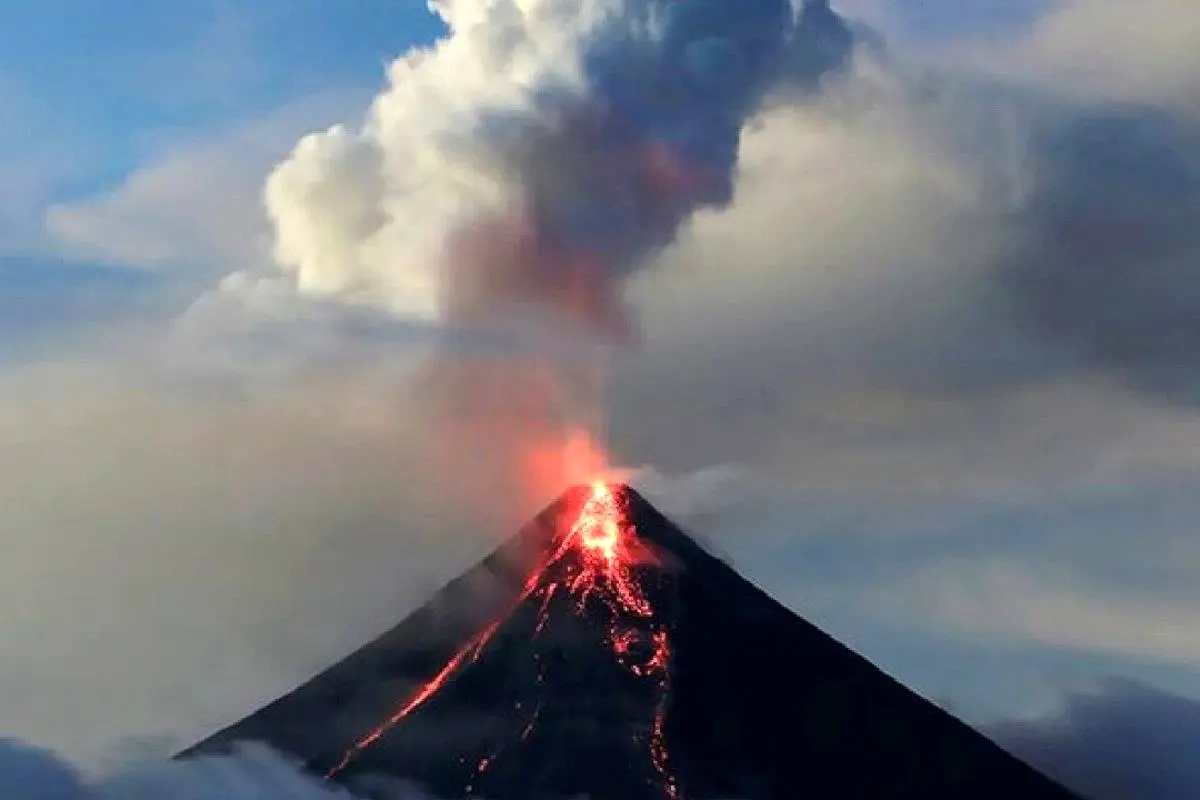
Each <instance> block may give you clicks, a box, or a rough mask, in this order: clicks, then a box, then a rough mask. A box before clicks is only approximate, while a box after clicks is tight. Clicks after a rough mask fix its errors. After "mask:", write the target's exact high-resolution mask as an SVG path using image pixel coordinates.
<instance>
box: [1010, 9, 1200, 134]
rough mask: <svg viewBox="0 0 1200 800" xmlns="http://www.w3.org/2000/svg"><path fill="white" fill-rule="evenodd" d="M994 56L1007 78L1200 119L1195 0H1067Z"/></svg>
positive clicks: (1199, 25)
mask: <svg viewBox="0 0 1200 800" xmlns="http://www.w3.org/2000/svg"><path fill="white" fill-rule="evenodd" d="M989 58H990V59H994V60H993V64H994V65H995V66H997V67H998V68H1000V69H1001V70H1002V71H1004V72H1007V73H1009V74H1014V75H1020V76H1022V77H1025V78H1031V79H1033V80H1036V81H1037V82H1040V83H1044V84H1047V85H1050V86H1057V87H1060V88H1065V89H1068V90H1070V91H1074V92H1076V93H1079V94H1081V95H1082V96H1083V97H1085V98H1086V99H1090V100H1100V101H1105V102H1112V101H1117V102H1131V103H1150V104H1156V105H1163V106H1167V107H1173V108H1183V109H1186V110H1188V111H1190V112H1192V113H1200V88H1197V87H1198V86H1200V14H1197V12H1196V4H1195V3H1194V2H1192V0H1147V1H1146V2H1140V3H1127V2H1123V1H1122V0H1065V1H1064V2H1060V3H1056V4H1052V5H1051V6H1050V8H1048V9H1047V11H1046V12H1045V13H1044V14H1043V15H1042V16H1040V17H1039V18H1038V19H1037V20H1036V21H1035V22H1033V24H1032V25H1031V26H1030V27H1029V28H1028V29H1027V30H1025V31H1023V32H1021V33H1020V34H1019V35H1017V36H1016V37H1014V38H1012V39H1010V40H1008V41H1006V42H1004V43H1003V44H1001V45H1000V46H999V48H997V49H994V50H991V51H990V53H989Z"/></svg>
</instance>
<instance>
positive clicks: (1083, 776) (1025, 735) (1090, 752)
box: [990, 680, 1200, 800]
mask: <svg viewBox="0 0 1200 800" xmlns="http://www.w3.org/2000/svg"><path fill="white" fill-rule="evenodd" d="M990 733H991V734H992V735H993V736H994V737H995V738H996V740H997V741H999V742H1000V743H1001V744H1003V745H1004V746H1005V747H1008V748H1010V749H1011V750H1012V751H1013V752H1015V753H1016V754H1017V755H1019V756H1021V757H1023V758H1025V759H1026V760H1028V761H1029V762H1030V763H1031V764H1033V765H1034V766H1036V767H1038V768H1040V769H1042V770H1045V771H1046V772H1047V774H1049V775H1052V776H1054V777H1056V778H1057V779H1059V780H1060V781H1062V782H1063V783H1064V784H1066V785H1068V786H1071V787H1073V788H1074V789H1076V790H1077V791H1079V792H1081V793H1082V794H1083V795H1084V796H1085V797H1088V798H1093V800H1135V798H1136V800H1189V798H1192V797H1195V796H1196V792H1197V791H1200V765H1198V764H1197V762H1196V758H1195V745H1196V742H1197V741H1200V701H1197V700H1195V699H1193V698H1187V697H1180V696H1178V695H1173V694H1169V693H1166V692H1162V691H1159V690H1156V689H1153V688H1151V687H1148V686H1144V685H1141V684H1138V683H1135V682H1131V681H1117V680H1114V681H1109V682H1107V683H1105V684H1104V685H1102V686H1100V687H1097V688H1095V689H1093V690H1091V691H1089V692H1081V693H1077V694H1075V695H1072V696H1070V697H1068V698H1067V700H1066V702H1065V703H1064V704H1063V706H1062V708H1061V709H1060V710H1058V711H1057V712H1055V713H1053V714H1051V715H1048V716H1046V717H1043V718H1038V719H1031V720H1023V721H1014V722H1008V723H1005V724H1001V725H997V726H994V727H993V728H992V729H991V731H990Z"/></svg>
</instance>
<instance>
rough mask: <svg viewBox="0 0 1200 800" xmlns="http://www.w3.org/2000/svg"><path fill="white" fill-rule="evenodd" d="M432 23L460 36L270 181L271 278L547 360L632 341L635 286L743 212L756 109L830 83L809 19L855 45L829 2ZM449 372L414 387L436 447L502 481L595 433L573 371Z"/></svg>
mask: <svg viewBox="0 0 1200 800" xmlns="http://www.w3.org/2000/svg"><path fill="white" fill-rule="evenodd" d="M431 8H432V9H433V10H434V11H435V12H436V13H437V14H438V15H440V16H441V17H442V19H443V20H444V21H445V22H446V25H447V26H448V29H449V34H448V35H447V36H446V37H445V38H444V39H442V40H441V41H439V42H437V43H436V44H435V45H434V46H432V47H430V48H428V49H424V50H418V51H415V52H412V53H410V54H408V55H406V56H404V57H403V58H400V59H398V60H397V61H396V62H395V63H394V64H393V65H392V66H391V69H390V72H389V83H388V86H387V88H386V89H385V91H384V92H383V93H382V94H381V95H380V96H379V97H377V98H376V100H375V102H374V104H373V106H372V107H371V109H370V111H369V113H368V115H367V118H366V120H365V123H364V124H363V125H362V127H361V129H358V130H352V129H350V128H347V127H342V126H339V127H335V128H333V129H331V130H329V131H326V132H324V133H319V134H314V135H312V136H309V137H307V138H305V139H304V140H303V141H301V142H300V143H299V145H298V146H297V147H296V148H295V150H294V152H293V153H292V154H291V156H290V158H289V159H288V160H287V161H285V162H284V163H282V164H281V165H279V167H278V168H277V169H276V170H275V171H274V173H273V174H272V175H271V176H270V178H269V180H268V183H267V187H266V193H265V194H266V203H267V209H268V213H269V216H270V218H271V220H272V221H273V224H274V227H275V234H276V241H275V255H276V259H277V261H278V262H279V264H280V265H281V266H282V267H283V268H285V269H286V270H289V271H291V272H292V273H293V274H294V276H295V278H296V281H297V284H298V286H299V288H300V289H301V290H302V291H305V292H310V293H314V294H317V295H320V296H324V297H334V298H338V299H343V300H346V301H348V302H351V303H365V304H370V305H374V306H382V307H384V308H387V309H389V310H391V311H393V312H395V313H397V314H401V315H406V316H416V317H422V318H426V319H430V320H435V321H440V322H442V323H445V324H446V325H448V326H452V327H455V328H467V329H479V328H484V329H488V330H496V329H497V328H498V327H500V326H503V327H504V328H505V329H506V330H508V331H509V332H511V331H512V329H513V326H514V324H516V325H517V327H518V328H519V329H520V330H521V331H523V332H524V333H529V331H530V330H531V329H532V330H534V331H535V336H534V338H535V339H537V340H539V341H543V340H544V339H545V336H544V332H545V331H546V330H548V329H553V330H555V331H557V332H558V334H557V336H558V338H559V340H560V341H561V337H562V336H563V335H564V334H565V332H567V331H574V332H575V333H577V334H580V335H581V336H583V337H584V338H586V339H588V340H591V341H595V340H596V338H597V336H598V337H599V340H600V341H604V342H609V343H613V342H617V343H619V342H628V341H630V340H631V339H632V338H634V337H633V334H634V328H635V326H634V324H633V322H632V320H631V316H630V314H629V313H628V312H627V310H626V308H625V304H624V301H623V299H622V294H623V286H624V281H625V279H626V278H628V277H629V276H630V275H631V274H633V273H635V272H636V271H637V270H639V269H641V268H643V267H645V266H646V265H647V264H648V263H649V261H650V260H651V259H652V257H653V256H654V255H655V253H656V252H657V251H658V250H660V249H661V248H662V247H664V246H666V245H668V244H670V243H671V242H672V241H673V240H674V239H675V237H676V235H677V233H678V231H679V230H680V227H681V226H682V225H683V224H684V223H685V222H686V221H687V220H688V218H689V217H690V216H691V215H692V214H693V213H694V212H695V211H697V210H698V209H701V208H705V207H720V206H722V205H724V204H727V203H728V202H730V200H731V199H732V197H733V190H734V183H735V175H736V165H737V155H738V145H739V139H740V136H741V132H742V129H743V127H744V125H745V124H746V122H747V120H748V119H749V118H750V117H751V116H752V115H753V114H754V113H755V111H756V110H757V109H758V108H759V106H760V104H761V101H762V98H763V96H764V94H765V93H766V92H767V91H768V90H770V89H771V88H773V87H775V86H776V85H778V83H779V82H780V80H781V79H782V78H784V76H788V77H791V76H792V74H793V73H794V71H795V70H797V69H798V68H801V67H799V66H798V65H803V66H802V68H801V69H802V71H806V72H808V73H813V74H815V73H819V72H821V71H823V70H824V69H825V68H826V67H827V66H829V64H828V63H826V62H827V60H828V59H824V58H822V57H821V54H820V53H817V52H816V50H817V49H819V48H814V47H812V46H810V45H811V43H810V42H808V41H807V39H809V38H813V37H811V36H809V34H810V33H812V31H811V30H810V29H811V28H813V25H806V18H807V20H808V21H809V22H812V21H816V23H817V26H818V27H820V26H821V25H824V26H829V27H831V28H832V29H833V30H834V31H835V33H836V32H840V33H844V29H843V28H841V23H840V20H838V18H837V17H836V16H834V15H833V14H832V12H831V11H830V10H829V8H828V6H827V5H826V3H825V0H820V2H812V3H810V4H808V5H807V6H805V8H804V11H803V12H802V13H799V14H798V13H797V12H796V10H795V9H794V8H793V6H792V4H791V2H790V0H438V1H437V2H433V3H432V4H431ZM799 34H803V35H799ZM835 38H836V37H835ZM839 41H840V40H839ZM806 48H807V49H809V50H813V52H811V53H807V56H808V58H797V57H796V53H797V52H798V51H801V50H805V49H806ZM814 54H815V57H814ZM804 77H809V78H810V77H812V74H809V75H805V76H804ZM548 326H552V327H548ZM592 352H593V353H594V352H595V351H594V350H593V351H592ZM445 356H446V354H445V352H443V353H442V354H441V355H440V356H438V357H436V358H435V359H434V361H433V363H432V364H431V365H430V367H429V369H428V371H427V374H426V375H425V376H424V377H425V380H424V381H423V383H422V385H423V386H424V387H425V389H426V390H428V391H429V392H430V397H431V398H432V399H431V400H430V402H429V407H430V408H431V409H434V412H433V413H436V414H439V415H443V416H444V415H452V416H453V417H454V421H453V424H452V425H449V426H442V425H431V428H433V429H437V430H439V431H440V430H446V429H450V430H452V432H453V435H459V434H461V435H462V436H463V447H465V448H468V449H471V448H475V449H477V448H478V447H479V446H480V443H481V442H482V443H486V444H487V446H488V448H489V458H491V459H493V460H495V461H496V462H497V463H502V464H505V465H506V466H505V472H506V473H508V474H510V475H521V474H528V473H529V469H527V468H526V466H517V467H516V468H514V467H513V465H512V458H513V457H516V458H518V459H522V458H526V459H527V457H528V456H529V452H528V451H529V444H528V443H530V442H534V441H537V442H549V441H552V440H554V439H555V438H556V436H558V434H556V433H555V431H557V430H558V429H559V428H560V426H561V424H562V420H561V419H556V416H561V414H562V407H563V405H564V404H567V405H570V404H574V406H575V410H573V411H571V412H569V413H570V414H574V415H575V416H578V417H582V418H583V419H584V420H586V421H587V422H586V426H588V427H596V426H598V425H600V423H598V422H597V420H599V419H602V418H603V416H604V415H603V413H602V411H600V410H598V409H600V408H602V400H601V399H600V395H602V390H600V389H599V388H598V387H600V386H602V385H603V379H602V371H603V370H602V367H597V366H595V364H594V363H593V364H590V365H583V362H585V361H588V360H589V359H588V358H580V357H578V356H572V357H571V358H569V359H567V360H568V361H571V362H573V366H572V367H571V369H570V370H568V371H564V370H562V369H560V366H561V361H562V359H559V361H560V364H559V365H558V366H556V365H554V364H553V363H550V362H548V361H547V360H546V359H545V358H539V359H538V360H537V363H533V364H530V363H529V360H528V359H526V361H524V362H521V363H519V364H518V363H514V361H513V360H512V359H511V358H509V359H507V360H505V361H503V363H499V362H497V361H496V360H495V359H491V360H489V359H481V360H476V361H472V362H467V361H466V360H465V359H464V358H462V357H460V356H455V357H454V358H453V359H451V358H447V357H445ZM450 362H453V363H450ZM568 384H569V385H568ZM445 439H446V435H445V434H439V435H438V441H437V443H436V444H435V445H431V446H432V447H437V448H443V449H444V448H446V447H447V445H446V443H445ZM506 440H509V441H508V443H507V444H506V443H505V442H506ZM451 449H453V448H451ZM504 451H511V452H507V453H506V452H504ZM460 455H461V454H455V455H454V456H452V457H450V458H449V459H448V463H451V464H453V463H460V462H459V461H458V459H459V457H460ZM451 469H452V467H451ZM533 471H534V472H539V471H542V470H541V468H538V469H534V470H533ZM549 471H550V472H555V471H556V469H555V468H551V469H550V470H549ZM539 481H540V479H539ZM554 482H555V481H554V480H553V479H550V480H549V483H551V484H553V483H554ZM556 488H560V487H556ZM509 490H515V487H511V486H510V487H509V489H505V490H502V491H509Z"/></svg>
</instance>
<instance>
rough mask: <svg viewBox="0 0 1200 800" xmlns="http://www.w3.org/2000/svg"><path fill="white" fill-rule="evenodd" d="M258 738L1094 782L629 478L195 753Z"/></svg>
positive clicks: (391, 752)
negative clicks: (1041, 753)
mask: <svg viewBox="0 0 1200 800" xmlns="http://www.w3.org/2000/svg"><path fill="white" fill-rule="evenodd" d="M238 741H261V742H266V743H268V744H271V745H273V746H275V747H277V748H279V749H281V750H283V751H285V752H287V753H290V754H292V755H294V756H296V757H297V758H299V759H301V760H302V761H303V763H304V764H305V766H306V767H307V768H308V769H310V770H312V771H314V772H317V773H319V774H322V775H324V776H326V777H327V778H329V779H330V780H333V781H337V782H339V783H342V784H345V785H347V786H349V787H351V788H353V789H356V790H357V791H360V792H363V793H369V792H370V787H371V786H372V785H375V786H378V785H382V784H381V782H384V781H388V780H404V781H409V782H415V783H418V784H421V785H423V786H424V787H426V788H427V789H429V790H431V791H433V792H435V793H436V794H438V795H440V796H444V797H455V796H462V795H463V794H464V793H465V794H467V795H468V796H472V797H475V796H478V797H487V798H491V799H492V800H531V799H532V800H550V799H551V798H572V797H580V796H585V797H588V798H592V799H593V800H643V799H644V800H651V798H658V799H661V798H668V800H670V799H672V798H689V799H696V800H699V799H701V798H728V797H736V798H745V800H790V799H791V798H795V797H797V796H800V795H804V796H809V797H819V798H824V797H837V798H867V797H869V798H913V797H970V798H985V799H986V798H996V800H999V799H1000V798H1012V797H1020V798H1025V799H1026V800H1071V798H1074V797H1075V796H1074V795H1072V794H1071V793H1070V792H1068V791H1067V790H1065V789H1063V788H1062V787H1060V786H1058V785H1056V784H1055V783H1053V782H1052V781H1050V780H1049V779H1047V778H1045V777H1043V776H1042V775H1040V774H1039V773H1037V772H1035V771H1034V770H1033V769H1032V768H1030V767H1028V766H1026V765H1025V764H1024V763H1022V762H1021V761H1019V760H1017V759H1016V758H1014V757H1013V756H1011V755H1009V754H1008V753H1006V752H1004V751H1003V750H1001V749H1000V748H999V747H998V746H996V745H995V744H993V743H992V742H991V741H989V740H988V739H986V738H985V737H983V736H982V735H980V734H979V733H977V732H975V731H974V730H972V729H971V728H969V727H967V726H966V725H964V724H963V723H961V722H959V721H958V720H956V719H954V718H953V717H951V716H950V715H949V714H947V713H945V712H944V711H942V710H941V709H939V708H937V707H936V706H934V705H933V704H931V703H929V702H928V701H926V700H924V699H922V698H921V697H919V696H917V695H916V694H914V693H912V692H910V691H909V690H908V689H906V688H905V687H903V686H901V685H900V684H899V683H897V682H895V681H894V680H893V679H891V678H890V677H888V676H887V675H885V674H884V673H883V672H881V671H880V670H879V669H877V668H876V667H874V666H873V665H872V664H870V663H869V662H868V661H866V660H865V659H864V658H862V657H861V656H859V655H857V654H855V653H853V652H851V651H850V650H848V649H846V648H845V647H843V646H842V645H840V644H838V643H837V642H836V641H834V640H833V639H831V638H830V637H829V636H827V635H826V634H824V633H822V632H821V631H819V630H818V629H816V628H815V627H813V626H812V625H810V624H809V623H807V622H805V621H804V620H802V619H800V618H799V617H797V616H796V615H795V614H793V613H792V612H791V611H789V610H787V609H786V608H784V607H783V606H781V605H780V604H778V603H776V602H775V601H774V600H772V599H771V598H770V597H769V596H767V595H766V594H764V593H763V592H762V591H761V590H759V589H758V588H756V587H755V586H753V585H752V584H750V583H748V582H747V581H746V580H744V579H743V578H742V577H741V576H739V575H738V574H737V573H736V572H734V571H733V570H732V569H731V568H730V567H729V566H727V565H726V564H724V563H723V562H721V561H720V560H718V559H717V558H715V557H713V556H712V555H710V554H709V553H707V552H705V551H704V550H703V549H702V548H701V547H700V546H699V545H697V544H696V543H695V542H694V541H692V540H691V539H690V538H689V537H688V536H687V535H686V534H684V533H683V532H682V531H680V530H679V529H678V528H677V527H676V526H675V525H674V524H673V523H671V522H670V521H669V520H668V519H666V518H665V517H664V516H662V515H661V514H660V513H659V512H658V511H657V510H655V509H654V508H653V507H652V506H651V505H650V504H649V503H648V502H647V501H646V500H645V499H644V498H642V497H641V496H640V495H639V494H637V493H636V492H635V491H634V490H632V489H630V488H628V487H625V486H605V485H595V486H591V487H580V488H577V489H573V490H571V491H569V492H567V493H566V494H565V495H564V496H563V497H562V498H560V499H559V500H558V501H557V502H555V503H554V504H552V505H551V506H550V507H548V508H547V509H546V510H544V511H543V512H542V513H541V514H539V515H538V516H537V517H536V518H534V520H533V521H532V522H530V523H529V524H528V525H527V526H526V527H525V529H524V530H522V531H521V532H520V533H519V534H518V535H517V536H516V537H514V538H513V539H512V540H510V541H509V542H507V543H506V544H505V545H504V546H502V547H501V548H500V549H499V550H497V551H496V552H494V553H493V554H492V555H490V556H488V557H487V558H486V559H484V560H483V561H482V562H481V563H480V564H479V565H477V566H476V567H475V568H473V569H472V570H470V571H468V572H467V573H466V574H464V575H463V576H461V577H459V578H458V579H456V580H454V581H452V582H451V583H450V584H448V585H447V586H446V587H445V588H443V589H442V590H441V591H440V592H439V593H438V594H437V595H436V596H435V597H434V598H433V599H432V600H431V601H430V602H429V603H428V604H426V605H425V606H424V607H423V608H421V609H420V610H418V611H417V612H415V613H414V614H412V615H411V616H410V617H408V618H407V619H406V620H404V621H403V622H401V623H400V624H399V625H398V626H396V627H395V628H393V629H392V630H391V631H389V632H387V633H385V634H384V635H383V636H381V637H379V638H378V639H376V640H375V641H374V642H371V643H370V644H368V645H366V646H365V647H363V648H362V649H360V650H358V651H357V652H355V653H353V654H352V655H350V656H349V657H347V658H346V659H344V660H343V661H341V662H340V663H338V664H336V665H334V666H333V667H331V668H329V669H328V670H326V671H325V672H323V673H321V674H320V675H318V676H316V677H315V678H313V679H312V680H311V681H309V682H308V683H306V684H304V685H303V686H301V687H299V688H298V689H296V690H295V691H293V692H291V693H290V694H288V695H286V696H284V697H282V698H280V699H279V700H276V701H275V702H273V703H271V704H270V705H268V706H266V707H265V708H263V709H261V710H259V711H258V712H256V713H254V714H252V715H251V716H249V717H247V718H246V719H244V720H242V721H241V722H239V723H237V724H235V725H233V726H232V727H230V728H228V729H226V730H224V731H221V732H220V733H218V734H216V735H215V736H213V737H211V738H210V739H207V740H205V741H204V742H201V743H200V744H198V745H196V746H195V747H193V748H191V749H190V750H188V751H186V752H185V753H183V754H181V757H187V756H190V755H196V754H201V753H210V752H220V751H223V750H225V749H228V747H229V746H230V745H232V744H233V743H235V742H238Z"/></svg>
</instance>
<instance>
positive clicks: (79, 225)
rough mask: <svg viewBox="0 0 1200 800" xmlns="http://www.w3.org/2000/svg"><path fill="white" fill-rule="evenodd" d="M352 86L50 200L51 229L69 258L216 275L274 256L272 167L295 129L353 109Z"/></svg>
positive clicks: (296, 132) (317, 124)
mask: <svg viewBox="0 0 1200 800" xmlns="http://www.w3.org/2000/svg"><path fill="white" fill-rule="evenodd" d="M358 100H360V97H359V96H358V94H357V93H355V92H350V91H331V92H327V93H325V94H317V95H311V96H308V97H306V98H303V99H301V100H299V101H296V102H293V103H290V104H288V105H285V106H283V107H280V108H278V109H275V110H274V111H271V112H270V113H267V114H264V115H262V116H259V117H255V118H253V119H250V120H248V121H244V122H242V123H240V124H233V125H231V126H229V127H228V128H227V129H226V130H225V131H224V132H222V133H220V134H218V135H214V136H210V137H208V138H205V139H201V140H199V141H193V142H183V143H180V142H176V143H174V144H173V145H172V146H171V147H169V148H167V149H166V150H165V151H164V152H162V153H161V154H159V155H158V156H157V157H156V158H154V159H153V160H151V161H149V162H147V163H145V164H143V165H142V166H140V167H139V168H137V169H136V170H134V171H132V172H131V173H130V174H128V175H127V176H125V178H124V179H123V180H122V181H121V183H120V184H119V185H118V186H117V187H115V188H113V189H111V190H107V191H104V192H101V193H99V194H97V195H95V196H91V197H84V198H79V199H74V200H69V201H65V202H60V203H57V204H54V205H51V206H50V207H49V208H48V209H47V210H46V211H45V216H44V224H45V229H46V231H47V235H48V236H49V238H50V240H51V242H52V243H53V244H54V246H55V247H56V248H57V249H58V251H59V252H60V253H61V254H63V255H65V256H68V257H70V258H74V259H80V260H95V261H102V262H105V263H109V264H120V265H125V266H128V267H133V268H139V269H148V268H156V269H161V268H176V269H179V268H186V269H192V270H201V271H204V272H206V273H207V274H209V275H219V274H221V273H222V272H225V271H232V270H235V269H244V268H247V267H254V266H261V265H262V264H264V263H266V262H267V261H268V259H269V247H268V245H267V234H268V229H267V226H266V216H265V214H264V212H263V211H262V201H261V194H262V184H263V180H264V178H265V176H266V174H267V173H268V172H269V170H270V168H271V166H272V164H273V163H275V162H276V161H277V160H278V159H279V158H280V157H281V156H282V155H283V154H284V153H286V152H287V150H288V148H289V147H290V146H291V144H292V142H294V141H295V140H296V138H297V137H298V136H300V135H302V134H304V133H306V132H307V131H309V130H312V129H314V128H317V127H320V126H321V125H323V124H327V121H328V120H329V119H337V118H338V117H339V116H341V115H343V114H345V113H346V111H347V109H348V108H353V107H354V105H355V103H356V102H357V101H358Z"/></svg>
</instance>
